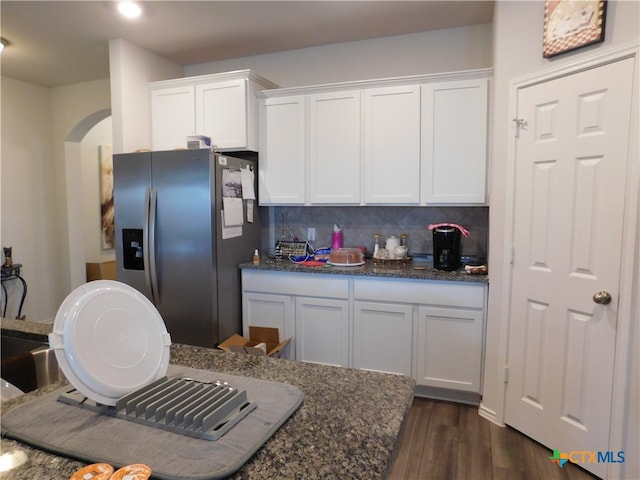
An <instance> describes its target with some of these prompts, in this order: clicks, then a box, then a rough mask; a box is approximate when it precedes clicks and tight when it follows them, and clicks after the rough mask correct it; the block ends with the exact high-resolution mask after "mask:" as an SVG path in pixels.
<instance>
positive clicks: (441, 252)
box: [433, 225, 460, 272]
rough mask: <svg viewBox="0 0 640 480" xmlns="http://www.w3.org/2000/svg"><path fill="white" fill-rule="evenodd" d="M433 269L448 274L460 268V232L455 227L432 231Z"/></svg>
mask: <svg viewBox="0 0 640 480" xmlns="http://www.w3.org/2000/svg"><path fill="white" fill-rule="evenodd" d="M433 267H434V268H436V269H437V270H446V271H448V272H451V271H454V270H457V269H458V268H460V230H458V229H457V228H456V227H453V226H448V225H447V226H444V225H442V226H438V227H436V228H434V229H433Z"/></svg>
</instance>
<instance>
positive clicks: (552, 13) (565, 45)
mask: <svg viewBox="0 0 640 480" xmlns="http://www.w3.org/2000/svg"><path fill="white" fill-rule="evenodd" d="M544 3H545V7H544V38H543V44H542V56H543V57H544V58H549V57H553V56H554V55H559V54H561V53H565V52H569V51H571V50H575V49H576V48H581V47H585V46H587V45H591V44H593V43H599V42H602V41H604V24H605V16H606V10H607V2H606V1H605V0H596V1H568V0H545V2H544Z"/></svg>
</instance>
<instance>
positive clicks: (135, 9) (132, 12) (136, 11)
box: [118, 2, 142, 18]
mask: <svg viewBox="0 0 640 480" xmlns="http://www.w3.org/2000/svg"><path fill="white" fill-rule="evenodd" d="M118 10H119V11H120V13H121V14H122V15H124V16H125V17H127V18H137V17H139V16H140V14H142V9H141V8H140V7H139V6H138V4H137V3H134V2H120V3H119V4H118Z"/></svg>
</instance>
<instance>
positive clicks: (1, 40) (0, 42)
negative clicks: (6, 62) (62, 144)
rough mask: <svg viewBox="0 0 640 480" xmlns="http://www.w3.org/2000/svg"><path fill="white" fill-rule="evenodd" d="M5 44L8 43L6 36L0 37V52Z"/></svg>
mask: <svg viewBox="0 0 640 480" xmlns="http://www.w3.org/2000/svg"><path fill="white" fill-rule="evenodd" d="M7 45H9V41H8V40H7V39H6V38H0V52H2V51H3V50H4V47H6V46H7Z"/></svg>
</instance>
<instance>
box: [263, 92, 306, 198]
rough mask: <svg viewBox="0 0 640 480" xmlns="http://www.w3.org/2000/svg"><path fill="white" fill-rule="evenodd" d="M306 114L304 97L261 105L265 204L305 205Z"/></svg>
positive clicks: (266, 100)
mask: <svg viewBox="0 0 640 480" xmlns="http://www.w3.org/2000/svg"><path fill="white" fill-rule="evenodd" d="M305 113H306V110H305V98H304V96H294V97H278V98H267V99H264V100H263V101H262V102H260V121H259V124H260V161H259V162H258V172H259V188H258V195H259V200H260V204H261V205H281V204H304V202H305V191H306V185H305V178H306V141H305V136H306V122H305Z"/></svg>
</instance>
